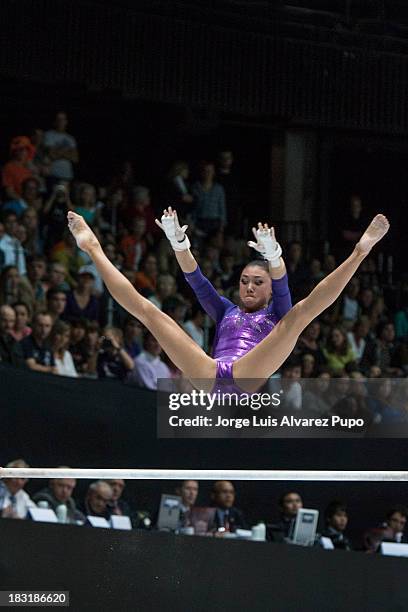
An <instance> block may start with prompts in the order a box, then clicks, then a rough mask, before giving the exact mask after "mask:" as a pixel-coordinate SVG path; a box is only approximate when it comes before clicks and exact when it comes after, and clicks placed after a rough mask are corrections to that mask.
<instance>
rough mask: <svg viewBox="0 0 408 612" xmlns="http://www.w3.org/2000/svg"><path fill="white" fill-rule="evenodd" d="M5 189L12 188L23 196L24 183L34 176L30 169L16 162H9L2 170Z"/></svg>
mask: <svg viewBox="0 0 408 612" xmlns="http://www.w3.org/2000/svg"><path fill="white" fill-rule="evenodd" d="M1 174H2V183H3V187H10V188H11V189H13V190H14V191H15V192H16V193H17V194H18V195H21V186H22V184H23V183H24V181H25V180H26V179H28V178H31V177H32V176H33V173H32V172H31V170H30V169H29V168H27V167H26V166H24V165H22V164H20V163H19V162H16V161H9V162H7V164H6V165H5V166H4V168H3V170H2V173H1Z"/></svg>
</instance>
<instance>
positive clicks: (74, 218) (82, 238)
mask: <svg viewBox="0 0 408 612" xmlns="http://www.w3.org/2000/svg"><path fill="white" fill-rule="evenodd" d="M67 217H68V227H69V229H70V231H71V234H72V235H73V237H74V238H75V240H76V243H77V245H78V247H79V248H80V249H81V250H82V251H85V252H86V253H89V252H90V251H91V250H92V249H94V248H96V247H98V246H99V241H98V239H97V237H96V236H95V234H94V233H93V231H92V230H91V228H90V227H89V226H88V225H87V223H86V222H85V221H84V219H83V217H81V215H77V214H76V213H74V212H72V210H70V211H69V213H68V215H67Z"/></svg>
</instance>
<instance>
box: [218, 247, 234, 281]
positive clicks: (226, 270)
mask: <svg viewBox="0 0 408 612" xmlns="http://www.w3.org/2000/svg"><path fill="white" fill-rule="evenodd" d="M220 279H221V286H222V288H223V289H227V288H228V287H231V286H232V285H235V283H236V281H237V267H236V265H235V259H234V255H233V254H232V253H230V252H229V251H222V252H221V254H220Z"/></svg>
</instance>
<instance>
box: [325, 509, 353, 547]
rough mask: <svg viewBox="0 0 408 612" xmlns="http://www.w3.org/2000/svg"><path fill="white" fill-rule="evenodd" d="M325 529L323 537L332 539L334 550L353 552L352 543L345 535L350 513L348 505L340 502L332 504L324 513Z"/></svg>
mask: <svg viewBox="0 0 408 612" xmlns="http://www.w3.org/2000/svg"><path fill="white" fill-rule="evenodd" d="M324 519H325V529H324V531H323V532H322V534H321V535H322V536H324V537H326V538H330V539H331V541H332V542H333V546H334V548H337V549H341V550H351V549H352V546H351V542H350V540H349V538H348V537H347V536H346V535H345V531H346V529H347V525H348V513H347V507H346V504H344V503H343V502H341V501H339V500H334V501H332V502H330V504H329V505H328V506H327V508H326V510H325V511H324Z"/></svg>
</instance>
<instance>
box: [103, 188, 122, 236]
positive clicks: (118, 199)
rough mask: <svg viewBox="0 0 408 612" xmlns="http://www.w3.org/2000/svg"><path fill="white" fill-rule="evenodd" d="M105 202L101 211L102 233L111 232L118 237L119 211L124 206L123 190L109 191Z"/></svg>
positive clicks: (104, 199)
mask: <svg viewBox="0 0 408 612" xmlns="http://www.w3.org/2000/svg"><path fill="white" fill-rule="evenodd" d="M100 199H101V200H103V206H102V207H101V211H100V225H99V227H100V228H101V230H102V231H110V232H111V233H112V235H113V236H115V237H116V235H117V233H118V215H119V210H121V209H123V206H124V194H123V189H121V188H117V189H109V190H108V192H107V193H106V195H105V197H104V198H102V196H100Z"/></svg>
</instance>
